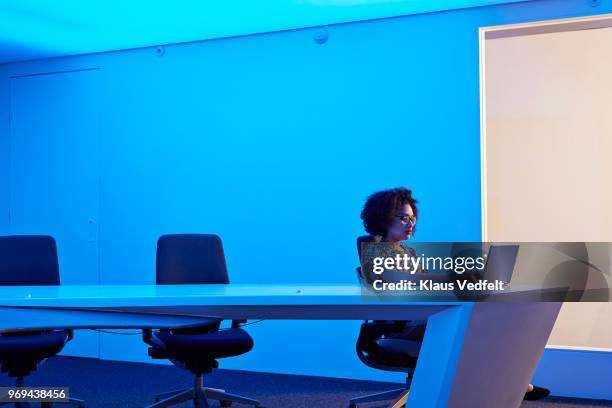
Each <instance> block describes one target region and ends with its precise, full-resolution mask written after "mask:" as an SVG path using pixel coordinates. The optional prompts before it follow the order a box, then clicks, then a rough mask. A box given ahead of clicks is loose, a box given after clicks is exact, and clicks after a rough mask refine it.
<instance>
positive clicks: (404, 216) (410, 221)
mask: <svg viewBox="0 0 612 408" xmlns="http://www.w3.org/2000/svg"><path fill="white" fill-rule="evenodd" d="M395 218H397V219H398V220H400V221H401V222H403V223H404V224H406V225H408V224H412V225H415V224H416V217H414V216H413V217H411V216H410V215H408V214H400V215H396V216H395Z"/></svg>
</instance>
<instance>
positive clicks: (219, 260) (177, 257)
mask: <svg viewBox="0 0 612 408" xmlns="http://www.w3.org/2000/svg"><path fill="white" fill-rule="evenodd" d="M156 281H157V284H158V285H173V284H174V285H176V284H206V283H210V284H215V283H221V284H227V283H229V277H228V275H227V266H226V264H225V255H224V254H223V243H222V242H221V238H220V237H219V236H218V235H213V234H171V235H162V236H161V237H159V240H158V241H157V262H156Z"/></svg>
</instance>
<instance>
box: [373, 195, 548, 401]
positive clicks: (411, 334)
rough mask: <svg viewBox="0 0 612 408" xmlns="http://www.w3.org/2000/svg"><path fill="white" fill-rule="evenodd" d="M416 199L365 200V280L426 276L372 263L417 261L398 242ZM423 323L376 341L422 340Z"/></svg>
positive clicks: (414, 213) (410, 226)
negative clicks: (378, 268) (368, 241)
mask: <svg viewBox="0 0 612 408" xmlns="http://www.w3.org/2000/svg"><path fill="white" fill-rule="evenodd" d="M416 204H417V200H416V199H415V198H414V197H413V196H412V191H411V190H409V189H407V188H404V187H398V188H394V189H391V190H383V191H379V192H376V193H374V194H372V195H371V196H370V197H368V199H367V201H366V203H365V205H364V207H363V210H362V211H361V219H362V220H363V226H364V228H365V230H366V231H367V232H368V233H369V234H370V235H372V236H374V237H375V239H374V241H375V244H374V245H366V246H365V247H364V248H362V259H361V265H362V268H363V271H364V278H365V280H366V281H368V282H370V283H372V282H373V281H374V280H376V279H381V277H382V279H383V280H384V281H387V282H389V281H395V282H399V281H400V280H409V281H419V280H420V279H423V278H424V277H425V276H423V275H424V274H427V271H426V270H424V269H423V268H422V267H419V268H417V270H416V271H411V270H397V269H385V270H384V272H383V273H382V274H381V275H377V274H375V273H374V269H373V265H374V262H373V260H374V259H375V258H377V257H383V258H388V257H392V258H394V257H395V256H396V255H401V256H403V255H404V254H407V255H408V256H409V257H414V258H416V256H417V255H416V253H415V251H414V250H413V249H412V248H410V247H409V246H408V245H406V244H404V243H402V242H401V241H406V240H408V239H410V238H411V237H412V235H413V234H414V232H415V227H416V223H417V217H418V208H417V205H416ZM426 278H427V279H432V280H434V281H439V282H444V281H446V276H441V275H434V274H427V275H426ZM425 325H426V322H425V321H412V322H410V324H409V325H407V326H406V327H405V328H404V329H402V330H401V331H398V333H395V334H393V335H391V336H385V338H383V339H379V340H378V342H380V343H381V345H382V343H383V342H385V341H389V342H391V341H393V339H406V340H415V339H418V340H420V341H422V340H423V337H424V335H425ZM549 393H550V391H549V390H547V389H546V388H542V387H537V386H534V385H532V384H529V385H528V387H527V392H526V393H525V396H524V399H526V400H537V399H540V398H544V397H546V396H547V395H548V394H549Z"/></svg>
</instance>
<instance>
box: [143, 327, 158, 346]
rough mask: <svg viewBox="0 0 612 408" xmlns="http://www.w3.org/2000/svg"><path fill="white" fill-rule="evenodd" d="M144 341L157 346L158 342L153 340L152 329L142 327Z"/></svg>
mask: <svg viewBox="0 0 612 408" xmlns="http://www.w3.org/2000/svg"><path fill="white" fill-rule="evenodd" d="M142 341H143V342H145V343H146V344H148V345H149V346H153V347H155V346H157V344H156V343H155V342H154V341H153V330H152V329H142Z"/></svg>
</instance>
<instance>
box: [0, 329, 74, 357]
mask: <svg viewBox="0 0 612 408" xmlns="http://www.w3.org/2000/svg"><path fill="white" fill-rule="evenodd" d="M68 338H69V332H68V330H53V331H42V332H23V333H21V332H13V333H4V334H1V335H0V359H1V358H11V359H13V358H17V357H18V355H19V356H21V355H25V356H26V357H27V356H32V355H35V356H37V357H38V356H44V357H51V356H54V355H55V354H57V353H59V352H60V351H62V349H63V348H64V345H65V344H66V342H67V341H68Z"/></svg>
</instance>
